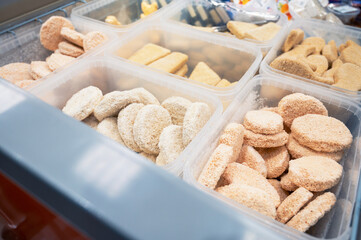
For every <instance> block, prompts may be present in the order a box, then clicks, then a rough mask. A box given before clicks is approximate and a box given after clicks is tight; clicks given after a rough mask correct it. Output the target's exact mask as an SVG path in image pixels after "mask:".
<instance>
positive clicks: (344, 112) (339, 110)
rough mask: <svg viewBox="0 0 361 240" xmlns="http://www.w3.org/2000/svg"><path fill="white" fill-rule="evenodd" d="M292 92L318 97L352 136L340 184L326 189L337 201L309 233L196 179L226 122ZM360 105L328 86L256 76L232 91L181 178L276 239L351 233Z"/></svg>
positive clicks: (344, 236)
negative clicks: (231, 97)
mask: <svg viewBox="0 0 361 240" xmlns="http://www.w3.org/2000/svg"><path fill="white" fill-rule="evenodd" d="M293 92H300V93H304V94H308V95H311V96H314V97H316V98H318V99H319V100H320V101H322V102H323V103H324V104H325V106H326V108H327V109H328V112H329V115H330V116H332V117H335V118H337V119H339V120H341V121H342V122H344V123H345V124H346V126H347V127H348V128H349V129H350V131H351V133H352V135H353V137H354V139H353V143H352V146H351V148H350V149H349V150H348V152H347V153H346V154H345V155H344V157H343V159H342V160H341V161H340V164H342V165H343V170H344V172H343V177H342V179H341V181H340V183H339V184H338V185H337V186H335V187H334V188H332V189H331V191H332V192H334V193H335V194H336V196H337V203H336V205H335V207H334V208H333V209H332V210H331V211H330V213H328V214H327V215H325V217H324V218H323V219H322V220H321V221H319V222H318V223H317V224H316V225H315V226H314V227H312V228H311V229H310V230H309V234H307V233H301V232H298V231H296V230H294V229H292V228H290V227H288V226H286V225H284V224H281V223H279V222H277V221H275V220H272V219H271V218H268V217H265V216H264V215H261V214H260V213H258V212H256V211H253V210H251V209H248V208H247V207H245V206H243V205H240V204H237V203H236V202H234V201H232V200H230V199H227V198H225V197H223V196H222V195H220V194H218V193H217V192H215V191H213V190H210V189H208V188H206V187H204V186H203V185H201V184H199V183H198V182H197V179H198V177H199V175H200V172H201V171H202V169H203V167H204V166H205V164H206V162H207V161H208V159H209V157H210V155H211V154H212V152H213V150H214V149H215V148H216V146H217V143H218V138H219V136H220V135H221V134H222V132H223V130H224V128H225V126H226V125H227V124H228V123H231V122H242V119H243V117H244V115H245V113H246V112H247V111H249V110H253V109H259V108H262V107H263V106H269V107H275V106H277V105H278V102H279V101H280V99H281V98H282V97H284V96H286V95H288V94H290V93H293ZM360 110H361V109H360V108H359V107H358V106H357V104H356V103H354V102H353V101H352V100H349V99H347V98H345V97H342V96H339V95H338V94H335V93H334V92H332V91H330V90H329V89H325V88H322V87H319V86H313V85H311V84H309V83H305V82H301V81H298V80H295V79H291V78H289V79H288V78H286V77H282V76H279V77H275V76H265V75H259V76H256V77H255V78H253V79H252V80H251V81H249V82H248V83H247V85H246V86H245V87H244V88H243V90H242V91H241V92H240V93H239V94H238V95H237V97H236V98H235V100H234V101H233V102H232V103H231V105H230V106H229V107H228V109H227V110H226V111H225V113H224V114H223V117H222V120H221V121H220V122H219V124H218V125H216V126H214V127H213V129H214V132H212V133H209V135H208V136H207V138H204V139H205V140H204V141H203V142H202V144H200V145H199V146H198V149H200V150H199V151H198V152H197V153H194V155H193V156H192V157H190V159H192V160H190V161H188V162H187V164H186V166H185V170H184V179H185V180H186V181H187V182H189V183H190V184H192V185H194V186H196V187H198V188H200V189H201V190H203V191H205V192H207V193H209V194H211V195H213V196H215V197H217V198H219V199H222V200H224V201H226V202H228V203H229V204H231V205H232V206H233V207H235V209H236V210H237V211H239V213H240V214H243V215H246V216H247V217H249V218H252V219H257V220H259V221H261V222H263V223H267V224H268V225H269V226H271V227H272V228H273V229H274V230H275V231H276V232H278V233H279V235H280V238H282V237H285V238H288V239H349V237H350V233H351V227H350V222H351V218H352V213H353V208H354V205H355V201H356V195H357V188H358V181H359V175H360V161H361V156H360V154H361V153H360V146H361V145H360V144H361V141H360V130H361V125H360V124H361V122H360V119H361V112H360Z"/></svg>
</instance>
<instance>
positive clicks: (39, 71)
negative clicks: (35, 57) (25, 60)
mask: <svg viewBox="0 0 361 240" xmlns="http://www.w3.org/2000/svg"><path fill="white" fill-rule="evenodd" d="M51 72H52V71H51V70H50V68H49V65H48V64H47V63H46V62H44V61H32V62H31V64H30V75H31V76H32V77H33V79H35V80H37V79H40V78H43V77H45V76H46V75H48V74H50V73H51Z"/></svg>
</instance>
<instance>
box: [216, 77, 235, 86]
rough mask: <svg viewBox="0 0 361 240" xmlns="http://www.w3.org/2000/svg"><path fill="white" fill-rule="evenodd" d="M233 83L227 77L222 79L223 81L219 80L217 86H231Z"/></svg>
mask: <svg viewBox="0 0 361 240" xmlns="http://www.w3.org/2000/svg"><path fill="white" fill-rule="evenodd" d="M231 85H232V84H231V83H230V82H229V81H228V80H227V79H222V80H221V81H219V82H218V83H217V84H216V87H228V86H231Z"/></svg>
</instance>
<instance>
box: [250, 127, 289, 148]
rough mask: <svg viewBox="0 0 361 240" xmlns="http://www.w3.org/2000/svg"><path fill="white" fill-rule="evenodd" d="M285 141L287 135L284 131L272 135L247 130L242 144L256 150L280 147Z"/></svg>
mask: <svg viewBox="0 0 361 240" xmlns="http://www.w3.org/2000/svg"><path fill="white" fill-rule="evenodd" d="M287 141H288V134H287V133H286V131H284V130H283V131H282V132H280V133H276V134H272V135H265V134H258V133H254V132H252V131H249V130H246V131H245V134H244V144H247V145H250V146H252V147H256V148H272V147H280V146H283V145H285V144H286V143H287Z"/></svg>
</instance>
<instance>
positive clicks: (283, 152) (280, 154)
mask: <svg viewBox="0 0 361 240" xmlns="http://www.w3.org/2000/svg"><path fill="white" fill-rule="evenodd" d="M257 151H258V152H259V154H260V155H261V156H262V158H263V159H264V161H265V163H266V167H267V178H277V177H279V176H281V175H282V173H284V172H285V171H286V170H287V168H288V162H289V161H290V155H289V154H288V151H287V148H286V147H285V146H281V147H275V148H259V149H257Z"/></svg>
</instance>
